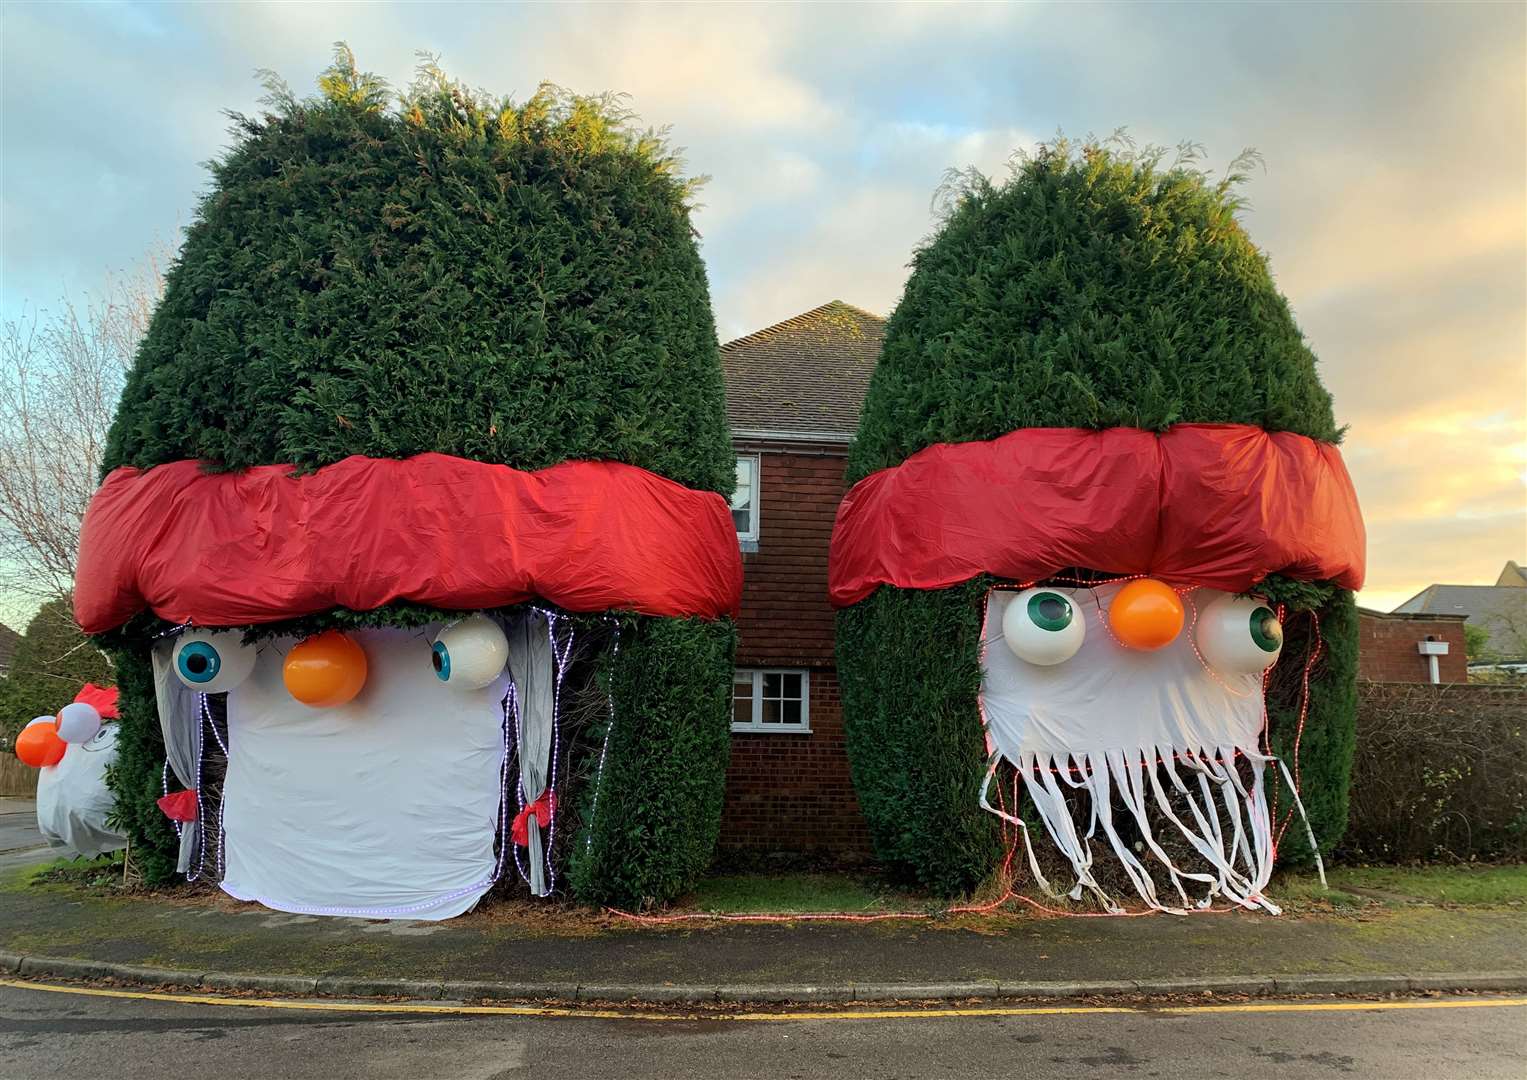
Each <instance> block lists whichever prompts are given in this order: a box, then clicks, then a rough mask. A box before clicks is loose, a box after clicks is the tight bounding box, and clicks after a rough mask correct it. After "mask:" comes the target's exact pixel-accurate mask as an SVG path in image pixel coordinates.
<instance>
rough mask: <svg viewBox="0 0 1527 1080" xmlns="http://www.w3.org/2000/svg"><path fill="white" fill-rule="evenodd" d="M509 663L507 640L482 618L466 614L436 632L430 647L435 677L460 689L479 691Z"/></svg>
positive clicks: (490, 621)
mask: <svg viewBox="0 0 1527 1080" xmlns="http://www.w3.org/2000/svg"><path fill="white" fill-rule="evenodd" d="M508 662H509V639H508V638H506V637H505V636H504V631H503V628H502V627H500V626H499V625H498V623H496V622H494V621H493V620H492V619H490V618H488V616H486V615H482V614H478V615H468V616H467V617H466V618H465V619H462V620H461V621H460V622H458V623H453V624H452V625H450V626H447V627H446V628H445V629H444V630H442V631H440V636H439V637H437V638H436V639H435V642H434V644H433V645H432V646H431V647H430V665H431V666H432V667H433V668H434V669H435V678H437V679H439V680H440V681H441V682H444V683H447V684H449V685H451V686H453V687H458V688H460V689H463V690H481V689H482V688H483V687H484V686H487V685H488V684H489V683H491V682H492V681H493V680H494V679H496V678H498V677H499V676H500V675H501V674H503V671H504V665H505V664H506V663H508Z"/></svg>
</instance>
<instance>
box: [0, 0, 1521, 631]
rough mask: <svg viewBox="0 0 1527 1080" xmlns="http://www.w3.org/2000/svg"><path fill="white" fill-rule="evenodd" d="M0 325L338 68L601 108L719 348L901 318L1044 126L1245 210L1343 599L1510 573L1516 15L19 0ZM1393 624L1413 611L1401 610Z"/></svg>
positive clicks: (140, 239) (1370, 598)
mask: <svg viewBox="0 0 1527 1080" xmlns="http://www.w3.org/2000/svg"><path fill="white" fill-rule="evenodd" d="M5 30H6V32H5V35H4V37H3V41H0V49H3V56H0V59H3V75H0V77H3V91H4V94H3V110H4V111H3V131H0V138H3V146H0V150H3V176H0V179H3V183H0V208H3V212H4V222H3V228H4V232H3V252H0V254H3V280H0V308H3V310H4V312H5V313H6V314H14V312H15V311H16V310H17V309H18V308H19V307H20V306H21V305H22V304H24V303H30V304H34V305H35V304H38V303H42V304H47V303H49V302H51V301H52V300H53V299H54V298H55V297H56V296H58V295H59V293H60V292H63V291H69V292H78V291H80V290H83V289H88V288H94V287H97V286H98V283H99V282H100V280H101V277H102V275H103V273H104V272H105V271H106V270H107V269H109V268H113V267H118V268H119V267H123V266H126V265H129V264H131V263H132V262H133V261H134V260H135V259H136V257H137V256H138V255H139V254H141V253H142V252H143V251H145V250H147V249H149V248H150V247H152V246H153V245H154V243H155V242H156V240H157V241H164V240H167V239H173V238H174V236H175V234H176V231H177V229H178V228H179V227H180V226H181V225H183V224H184V223H185V221H187V220H188V219H189V217H190V215H191V214H192V213H194V208H195V201H196V198H197V195H198V193H199V192H200V191H201V190H202V189H203V187H204V185H205V183H206V177H205V173H204V171H203V170H202V169H201V167H200V164H199V163H200V162H202V161H205V160H207V159H208V158H211V157H214V156H215V155H216V154H218V153H219V152H220V150H221V148H222V147H223V145H224V144H225V141H226V139H227V135H226V121H225V118H224V117H223V115H222V111H221V110H223V109H224V108H231V109H235V110H239V111H251V110H255V109H257V108H258V107H259V97H260V94H261V92H262V91H261V89H260V87H259V85H258V83H257V82H256V81H255V80H254V78H253V72H254V69H255V68H258V67H268V68H273V69H275V70H276V71H277V72H279V73H281V74H282V75H283V76H285V77H286V78H287V79H288V81H290V82H291V84H292V85H293V87H294V88H295V89H297V90H298V91H299V92H306V91H307V90H308V89H309V88H310V87H311V86H312V79H313V77H314V75H315V74H316V73H317V72H318V71H319V70H320V69H321V68H322V67H324V66H325V65H326V64H327V63H328V59H329V52H330V47H331V45H330V43H331V42H333V41H334V40H336V39H341V38H343V39H345V40H347V41H348V42H349V43H350V44H351V46H352V47H353V48H354V49H355V52H356V54H357V56H358V58H359V61H360V63H361V64H362V66H363V67H366V68H369V69H371V70H375V71H377V72H379V73H381V74H383V75H384V76H385V77H386V78H388V79H389V80H390V81H391V82H392V83H393V84H394V85H398V86H401V85H404V84H406V83H407V82H408V81H409V79H410V78H411V76H412V73H413V70H414V66H415V63H416V56H415V53H416V51H417V50H420V49H423V50H428V51H432V52H435V53H438V54H440V56H441V58H442V62H443V64H444V66H445V67H446V69H447V70H449V71H451V72H452V73H453V74H456V75H458V76H459V77H461V78H463V79H464V80H465V81H467V82H468V83H471V84H473V85H479V86H484V87H488V88H491V89H493V90H494V91H497V92H503V93H511V94H513V95H515V96H516V97H519V98H522V99H523V98H524V97H525V96H526V95H528V94H529V93H531V92H532V91H533V90H534V88H535V86H536V84H537V83H538V82H539V81H541V80H542V79H549V80H551V81H555V82H558V83H560V84H562V85H565V86H568V87H570V88H572V89H575V90H579V91H583V92H597V91H602V90H614V91H624V92H626V93H628V94H630V96H631V105H632V106H633V107H634V108H635V109H636V110H637V112H638V113H639V114H640V115H641V116H642V118H643V119H644V121H645V122H647V123H651V124H655V125H669V126H670V127H671V130H672V137H673V140H674V142H675V143H676V144H677V145H679V146H682V147H684V148H685V151H686V153H685V157H686V161H687V164H688V167H689V169H690V170H691V171H692V172H703V173H709V174H711V176H712V177H713V179H712V182H711V184H710V185H709V186H708V187H707V188H706V189H704V190H703V192H702V194H701V197H700V198H701V203H702V204H703V205H702V206H701V207H700V209H699V211H698V212H697V214H696V226H697V228H698V229H699V231H700V233H701V235H702V238H703V239H702V245H703V248H702V250H703V252H704V255H705V258H706V262H707V267H708V270H709V273H710V277H711V283H712V293H713V296H714V297H715V302H716V311H717V321H718V324H719V328H720V331H721V334H722V336H723V337H724V338H725V337H731V336H735V335H739V334H743V333H746V332H748V331H750V330H753V329H757V328H758V327H760V326H762V325H766V324H768V323H771V322H774V321H777V320H779V319H781V318H785V317H788V316H790V315H792V314H795V313H797V312H799V311H802V310H805V309H807V308H810V307H814V306H816V305H817V304H820V303H822V302H824V301H826V300H829V299H833V298H841V299H844V300H848V301H850V302H852V303H856V304H859V305H861V306H864V307H867V308H870V309H871V310H875V311H880V312H889V311H890V309H891V308H892V307H893V306H894V304H895V303H896V301H897V298H898V297H899V295H900V291H901V288H902V284H903V282H904V280H905V275H906V267H907V263H908V260H909V259H910V257H911V254H912V251H913V250H914V248H915V247H916V245H917V244H918V243H919V242H920V241H921V240H922V239H923V238H925V237H926V236H927V235H928V233H929V232H930V230H931V229H932V228H933V227H934V224H935V223H934V220H933V218H932V216H931V214H930V212H929V199H930V197H931V195H932V194H933V191H934V189H935V187H936V186H937V185H938V183H939V180H940V177H941V176H942V174H943V172H944V170H945V169H946V168H948V167H950V166H954V167H963V166H966V165H972V164H974V165H976V166H978V167H979V168H981V169H982V170H983V171H986V172H988V173H993V174H999V175H1000V174H1001V172H1002V168H1003V165H1004V162H1005V161H1006V160H1007V157H1008V155H1009V154H1010V152H1011V151H1012V150H1013V149H1014V148H1016V147H1021V146H1032V144H1033V143H1034V142H1035V141H1036V139H1037V137H1039V136H1042V135H1045V134H1048V133H1050V132H1053V131H1054V130H1055V129H1056V128H1057V127H1060V128H1064V129H1065V130H1066V131H1067V132H1069V133H1072V134H1084V133H1086V132H1089V131H1096V132H1099V133H1107V132H1110V131H1112V130H1113V129H1115V128H1117V127H1119V126H1127V127H1128V128H1129V130H1130V132H1131V133H1132V134H1133V135H1134V136H1135V137H1136V138H1137V139H1139V140H1141V141H1151V140H1154V141H1158V142H1164V143H1168V144H1174V143H1176V142H1178V141H1179V140H1182V139H1187V138H1192V139H1197V140H1200V141H1202V142H1204V143H1205V144H1207V146H1208V148H1209V150H1210V151H1211V160H1212V161H1215V162H1221V163H1222V162H1224V161H1226V160H1228V159H1229V158H1230V157H1231V156H1233V155H1234V154H1235V153H1236V152H1238V151H1239V150H1240V149H1241V148H1242V147H1243V146H1247V145H1250V146H1255V147H1257V148H1258V149H1259V150H1261V151H1262V153H1263V155H1264V157H1265V159H1266V162H1267V167H1266V171H1265V172H1263V171H1260V170H1258V171H1256V172H1255V174H1254V175H1253V176H1252V177H1251V179H1250V181H1249V182H1248V184H1247V185H1246V186H1245V188H1244V194H1245V195H1246V196H1247V197H1248V198H1249V200H1250V208H1249V210H1248V211H1247V212H1246V214H1245V220H1246V222H1247V226H1248V228H1249V230H1250V232H1251V235H1252V236H1253V238H1254V239H1255V240H1256V241H1257V242H1258V243H1259V244H1260V245H1261V246H1262V247H1263V248H1264V249H1265V250H1266V251H1267V252H1268V253H1269V255H1270V257H1271V260H1272V265H1273V270H1274V273H1275V275H1276V276H1277V279H1278V281H1279V284H1280V287H1281V288H1282V289H1283V290H1284V291H1285V292H1286V294H1287V295H1288V297H1289V299H1290V301H1291V303H1292V304H1293V307H1294V309H1295V311H1296V312H1297V314H1298V316H1299V318H1300V321H1301V325H1302V326H1303V328H1304V330H1305V333H1306V336H1307V337H1308V339H1309V341H1310V344H1311V346H1312V348H1313V349H1314V350H1315V352H1316V353H1317V354H1318V355H1319V357H1320V359H1321V365H1322V371H1323V374H1324V377H1325V379H1326V381H1327V385H1328V386H1329V387H1330V388H1331V389H1332V391H1333V393H1334V394H1335V396H1336V402H1337V412H1338V414H1339V416H1340V417H1341V418H1342V419H1343V420H1344V421H1346V422H1348V423H1350V425H1351V427H1350V431H1349V433H1348V436H1347V440H1346V443H1345V447H1344V453H1345V454H1346V456H1347V459H1348V461H1349V463H1350V466H1351V469H1352V473H1353V476H1354V479H1355V481H1356V483H1357V485H1358V489H1359V494H1360V496H1361V498H1362V499H1363V502H1364V506H1365V510H1366V513H1367V515H1368V519H1369V523H1370V540H1371V552H1370V571H1371V584H1370V587H1369V589H1368V590H1366V591H1365V593H1364V594H1363V599H1364V600H1365V602H1371V603H1375V604H1378V603H1381V602H1387V601H1389V600H1390V599H1403V598H1404V596H1408V595H1409V594H1410V593H1412V592H1415V591H1417V590H1418V589H1419V588H1421V587H1422V586H1424V585H1426V584H1429V583H1431V582H1432V581H1449V580H1451V581H1462V582H1467V581H1489V580H1493V579H1494V574H1495V572H1496V570H1497V569H1498V566H1499V564H1500V563H1501V562H1504V560H1505V559H1506V558H1516V559H1518V560H1521V559H1523V558H1527V494H1524V487H1523V481H1524V475H1523V474H1524V473H1527V461H1524V457H1527V449H1524V448H1527V358H1524V343H1527V313H1524V297H1527V198H1524V193H1523V184H1522V177H1523V176H1524V175H1527V138H1524V135H1523V133H1524V130H1527V47H1524V41H1527V11H1524V9H1522V8H1521V7H1520V6H1505V5H1453V6H1446V7H1444V6H1412V7H1406V8H1403V9H1401V8H1393V7H1385V6H1380V5H1329V6H1320V7H1311V6H1303V7H1296V8H1289V7H1276V6H1268V5H1241V6H1220V7H1210V8H1205V7H1202V6H1198V7H1195V6H1191V5H1183V6H1160V5H1040V4H1026V5H997V4H972V5H946V4H896V5H875V6H860V5H769V6H766V5H664V4H643V5H635V4H630V5H616V4H601V5H579V6H572V5H514V6H509V5H503V6H496V5H477V4H466V5H456V4H321V3H310V4H301V5H294V4H279V5H278V4H260V3H240V4H218V5H210V4H208V5H151V4H125V3H124V4H94V5H62V4H39V3H24V2H12V3H10V4H8V5H7V8H6V27H5ZM1401 594H1403V595H1401Z"/></svg>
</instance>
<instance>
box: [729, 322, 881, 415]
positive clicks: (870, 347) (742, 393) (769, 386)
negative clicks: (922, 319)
mask: <svg viewBox="0 0 1527 1080" xmlns="http://www.w3.org/2000/svg"><path fill="white" fill-rule="evenodd" d="M884 337H885V320H884V319H882V318H881V317H880V316H878V315H872V314H870V313H869V312H868V311H864V310H863V309H861V308H856V307H854V306H853V305H852V304H845V303H844V302H843V301H841V300H834V301H832V302H831V303H828V304H823V305H822V306H821V307H818V308H812V309H811V310H810V311H807V312H804V313H802V314H800V315H797V316H795V317H794V318H791V319H786V320H785V321H783V322H778V323H775V324H774V325H773V326H769V327H765V328H764V329H762V330H758V331H755V332H754V333H751V334H748V335H747V336H746V337H740V338H738V339H737V340H736V341H729V342H727V343H726V344H725V345H723V346H721V367H722V370H723V371H724V372H725V375H726V415H727V419H728V420H729V421H730V422H731V425H732V434H733V435H734V436H736V437H739V438H762V439H791V440H802V441H818V442H847V441H848V440H850V439H851V438H853V434H854V431H855V430H856V429H857V428H858V426H859V409H860V407H861V406H862V405H863V404H864V394H865V391H866V390H868V389H869V384H870V375H871V374H872V373H873V372H874V370H875V361H876V360H877V359H879V357H880V343H881V341H882V339H883V338H884Z"/></svg>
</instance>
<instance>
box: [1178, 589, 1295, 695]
mask: <svg viewBox="0 0 1527 1080" xmlns="http://www.w3.org/2000/svg"><path fill="white" fill-rule="evenodd" d="M1194 636H1195V637H1196V638H1197V641H1198V651H1199V652H1200V653H1201V654H1202V655H1203V658H1204V662H1205V663H1207V664H1208V665H1209V666H1210V667H1211V668H1213V669H1214V670H1216V671H1223V672H1226V673H1230V674H1236V675H1255V674H1257V673H1259V672H1262V671H1265V670H1267V669H1268V668H1269V667H1271V666H1272V665H1273V664H1274V663H1276V662H1277V659H1278V654H1279V653H1281V652H1282V651H1283V624H1282V623H1280V622H1279V621H1278V616H1277V615H1276V614H1274V613H1273V610H1272V608H1270V607H1268V606H1267V605H1266V604H1265V603H1263V602H1262V601H1261V600H1258V599H1257V598H1255V597H1249V596H1221V597H1219V598H1218V599H1217V600H1215V601H1213V602H1212V603H1210V604H1207V605H1205V607H1204V609H1203V611H1202V612H1201V613H1200V614H1199V616H1198V626H1197V627H1195V629H1194Z"/></svg>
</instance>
